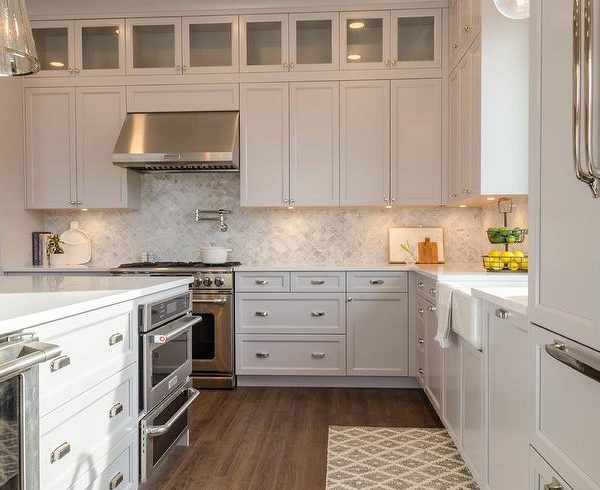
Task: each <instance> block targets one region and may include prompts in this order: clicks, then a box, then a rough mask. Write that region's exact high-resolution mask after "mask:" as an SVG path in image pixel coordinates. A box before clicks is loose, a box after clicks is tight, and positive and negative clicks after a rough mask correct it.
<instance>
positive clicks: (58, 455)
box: [50, 442, 71, 463]
mask: <svg viewBox="0 0 600 490" xmlns="http://www.w3.org/2000/svg"><path fill="white" fill-rule="evenodd" d="M70 452H71V445H70V444H69V443H68V442H63V443H62V444H61V445H60V446H58V447H57V448H56V449H55V450H54V451H52V452H51V453H50V463H56V462H57V461H58V460H59V459H62V458H64V457H65V456H66V455H67V454H69V453H70Z"/></svg>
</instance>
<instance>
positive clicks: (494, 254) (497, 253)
mask: <svg viewBox="0 0 600 490" xmlns="http://www.w3.org/2000/svg"><path fill="white" fill-rule="evenodd" d="M500 255H502V252H500V250H490V253H489V254H488V256H489V257H500Z"/></svg>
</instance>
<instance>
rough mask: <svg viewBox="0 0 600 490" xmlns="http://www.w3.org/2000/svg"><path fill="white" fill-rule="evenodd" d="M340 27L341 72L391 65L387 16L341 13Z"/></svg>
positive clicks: (381, 14) (381, 13)
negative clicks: (343, 70) (342, 70)
mask: <svg viewBox="0 0 600 490" xmlns="http://www.w3.org/2000/svg"><path fill="white" fill-rule="evenodd" d="M341 23H342V29H341V32H342V39H341V43H342V44H341V46H342V49H341V52H342V53H341V65H342V68H344V69H346V70H357V69H358V70H361V69H368V68H386V67H387V66H389V65H390V63H391V60H390V54H389V53H390V51H389V44H390V43H389V24H390V15H389V12H343V13H342V14H341Z"/></svg>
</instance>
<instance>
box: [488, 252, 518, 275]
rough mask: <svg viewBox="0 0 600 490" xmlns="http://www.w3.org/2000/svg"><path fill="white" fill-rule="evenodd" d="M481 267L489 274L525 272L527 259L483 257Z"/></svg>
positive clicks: (495, 256)
mask: <svg viewBox="0 0 600 490" xmlns="http://www.w3.org/2000/svg"><path fill="white" fill-rule="evenodd" d="M482 259H483V267H484V268H485V270H486V271H489V272H527V270H528V269H529V257H528V256H527V255H523V256H519V257H502V256H497V255H484V256H483V257H482Z"/></svg>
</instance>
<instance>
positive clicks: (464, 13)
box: [448, 0, 482, 70]
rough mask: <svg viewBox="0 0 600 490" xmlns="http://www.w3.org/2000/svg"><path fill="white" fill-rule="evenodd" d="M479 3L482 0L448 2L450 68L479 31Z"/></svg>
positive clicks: (452, 67)
mask: <svg viewBox="0 0 600 490" xmlns="http://www.w3.org/2000/svg"><path fill="white" fill-rule="evenodd" d="M481 4H482V0H453V1H451V2H450V8H449V9H448V13H449V18H450V20H449V26H448V30H449V36H450V39H449V41H450V48H449V60H450V69H451V70H452V69H454V67H455V66H456V64H457V63H458V61H459V60H460V59H461V58H462V56H463V55H464V54H465V51H466V49H467V48H468V47H469V46H470V45H471V43H472V42H473V41H474V40H475V39H476V38H477V36H478V35H479V33H480V32H481Z"/></svg>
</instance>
